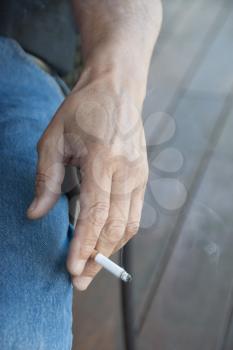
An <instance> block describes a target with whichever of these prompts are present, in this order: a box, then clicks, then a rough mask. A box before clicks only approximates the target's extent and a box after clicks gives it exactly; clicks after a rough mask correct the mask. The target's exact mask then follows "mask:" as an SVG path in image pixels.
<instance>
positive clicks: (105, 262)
mask: <svg viewBox="0 0 233 350" xmlns="http://www.w3.org/2000/svg"><path fill="white" fill-rule="evenodd" d="M92 258H93V259H94V260H95V262H97V264H99V265H101V266H102V267H104V268H105V269H106V270H107V271H109V272H110V273H111V274H113V275H114V276H116V277H117V278H120V279H121V280H122V281H124V282H131V281H132V276H131V275H130V274H129V273H128V272H127V271H125V270H124V269H123V268H122V267H121V266H119V265H117V264H116V263H114V262H113V261H112V260H110V259H109V258H107V257H106V256H104V255H103V254H101V253H99V252H98V251H96V250H95V252H94V253H93V254H92Z"/></svg>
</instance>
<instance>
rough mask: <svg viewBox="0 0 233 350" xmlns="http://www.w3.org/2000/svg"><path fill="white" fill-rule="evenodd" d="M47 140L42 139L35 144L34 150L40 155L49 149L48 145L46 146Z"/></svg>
mask: <svg viewBox="0 0 233 350" xmlns="http://www.w3.org/2000/svg"><path fill="white" fill-rule="evenodd" d="M48 143H49V142H48V140H47V138H44V137H42V138H41V139H40V140H39V142H38V143H37V146H36V149H37V152H38V153H41V152H43V151H45V150H46V149H48V148H49V144H48Z"/></svg>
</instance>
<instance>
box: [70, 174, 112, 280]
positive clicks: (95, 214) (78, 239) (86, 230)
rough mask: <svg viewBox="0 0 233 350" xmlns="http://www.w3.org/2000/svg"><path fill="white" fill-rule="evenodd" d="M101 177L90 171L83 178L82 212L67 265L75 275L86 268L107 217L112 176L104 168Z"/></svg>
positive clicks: (81, 188) (81, 189)
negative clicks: (93, 174) (96, 177)
mask: <svg viewBox="0 0 233 350" xmlns="http://www.w3.org/2000/svg"><path fill="white" fill-rule="evenodd" d="M98 181H100V183H98V184H97V182H96V180H94V178H93V176H92V175H91V173H90V172H88V173H87V174H85V175H84V177H83V179H82V182H81V186H80V213H79V217H78V220H77V224H76V227H75V233H74V237H73V239H72V241H71V244H70V249H69V255H68V260H67V268H68V270H69V272H70V273H71V275H73V276H79V275H80V274H81V273H82V272H83V270H84V267H85V265H86V262H87V260H88V259H89V258H90V256H91V254H92V252H93V250H94V249H95V246H96V243H97V241H98V238H99V235H100V232H101V230H102V228H103V227H104V225H105V222H106V220H107V218H108V212H109V203H110V192H111V177H110V176H109V175H108V174H106V172H105V170H104V169H103V174H102V176H101V177H100V179H99V180H98Z"/></svg>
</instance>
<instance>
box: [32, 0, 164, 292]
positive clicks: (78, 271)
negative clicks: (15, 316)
mask: <svg viewBox="0 0 233 350" xmlns="http://www.w3.org/2000/svg"><path fill="white" fill-rule="evenodd" d="M74 11H75V15H76V20H77V24H78V27H79V30H80V32H81V43H82V55H83V60H84V68H83V71H82V73H81V76H80V79H79V80H78V82H77V84H76V85H75V87H74V89H73V90H72V92H71V93H70V95H69V96H68V97H67V98H66V99H65V101H64V102H63V104H62V105H61V106H60V108H59V109H58V111H57V112H56V114H55V116H54V117H53V119H52V120H51V122H50V124H49V126H48V127H47V129H46V130H45V132H44V134H43V135H42V137H41V139H40V141H39V143H38V164H37V177H36V191H35V199H34V201H33V202H32V204H31V206H30V207H29V209H28V211H27V215H28V217H29V218H30V219H38V218H41V217H43V216H44V215H46V214H47V213H48V211H49V210H50V209H51V208H52V207H53V206H54V205H55V203H56V202H57V200H58V199H59V197H60V195H61V184H62V182H63V179H64V174H65V167H66V165H67V164H69V165H74V166H78V167H80V169H81V178H82V180H81V188H80V213H79V217H78V220H77V223H76V227H75V234H74V238H73V240H72V241H71V244H70V249H69V255H68V259H67V268H68V271H69V272H70V274H71V276H72V281H73V284H74V286H75V287H77V288H78V289H79V290H85V289H86V288H87V286H88V285H89V284H90V283H91V281H92V280H93V278H94V277H95V275H96V274H97V273H98V271H99V270H100V266H99V265H97V264H96V263H95V262H94V261H93V259H91V255H92V253H93V250H94V249H96V250H98V251H99V252H101V253H102V254H104V255H106V256H108V257H109V256H110V255H112V254H113V253H114V252H116V251H117V250H119V249H120V248H121V247H122V246H123V245H124V244H126V242H127V241H128V240H129V239H131V238H132V237H133V236H134V235H135V234H136V233H137V231H138V228H139V222H140V217H141V211H142V204H143V197H144V193H145V186H146V183H147V179H148V161H147V154H146V143H145V136H144V130H143V124H142V120H141V110H142V105H143V100H144V97H145V93H146V83H147V74H148V69H149V64H150V59H151V55H152V50H153V47H154V44H155V42H156V40H157V37H158V34H159V31H160V27H161V21H162V8H161V3H160V1H159V0H99V1H94V0H74Z"/></svg>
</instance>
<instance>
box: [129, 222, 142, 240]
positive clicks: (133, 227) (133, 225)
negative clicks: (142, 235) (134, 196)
mask: <svg viewBox="0 0 233 350" xmlns="http://www.w3.org/2000/svg"><path fill="white" fill-rule="evenodd" d="M138 230H139V223H138V222H137V221H132V222H129V223H128V224H127V226H126V236H127V237H132V236H134V235H136V234H137V233H138Z"/></svg>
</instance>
